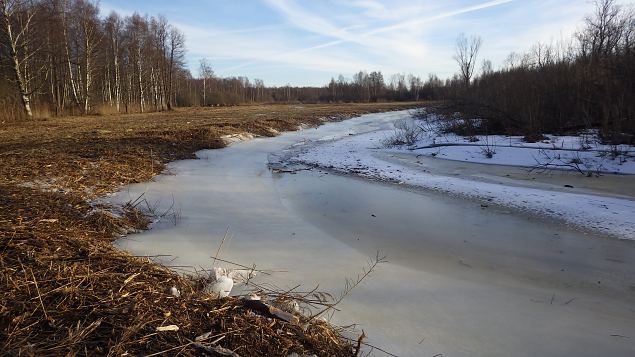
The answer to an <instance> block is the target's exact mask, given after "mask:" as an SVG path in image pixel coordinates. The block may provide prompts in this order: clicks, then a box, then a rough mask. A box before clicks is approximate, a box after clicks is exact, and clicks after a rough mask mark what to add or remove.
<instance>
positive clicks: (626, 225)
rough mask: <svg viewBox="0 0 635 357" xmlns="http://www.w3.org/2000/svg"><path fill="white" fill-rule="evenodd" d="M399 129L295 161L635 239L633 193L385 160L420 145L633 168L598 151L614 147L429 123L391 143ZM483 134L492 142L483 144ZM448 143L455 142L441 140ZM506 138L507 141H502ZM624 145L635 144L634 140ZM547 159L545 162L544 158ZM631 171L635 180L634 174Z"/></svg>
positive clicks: (477, 155) (472, 158)
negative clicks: (475, 132) (443, 171)
mask: <svg viewBox="0 0 635 357" xmlns="http://www.w3.org/2000/svg"><path fill="white" fill-rule="evenodd" d="M405 120H412V118H406V119H405ZM412 123H413V124H417V123H416V122H412ZM393 135H394V132H393V130H379V131H375V132H371V133H367V134H362V135H354V136H349V137H346V138H342V139H340V140H337V141H331V142H324V143H320V144H318V145H315V146H311V147H307V148H304V149H303V150H302V151H301V152H299V153H297V154H296V155H294V156H293V157H292V158H291V161H295V162H301V163H305V164H309V165H316V166H320V167H324V168H329V169H333V170H335V171H338V172H342V173H353V174H356V175H359V176H363V177H368V178H372V179H379V180H390V181H396V182H400V183H402V184H406V185H412V186H417V187H421V188H425V189H431V190H436V191H440V192H444V193H449V194H453V195H457V196H462V197H466V198H472V199H479V200H483V201H488V202H490V203H491V204H496V205H500V206H504V207H509V208H513V209H516V210H519V211H522V212H527V213H531V214H538V215H541V216H548V217H551V218H555V219H559V220H562V221H564V222H565V223H566V224H568V225H572V226H576V227H579V228H582V229H585V230H591V231H596V232H600V233H602V234H608V235H611V236H615V237H618V238H621V239H632V240H635V220H633V217H635V201H634V200H632V199H628V198H614V197H605V196H602V195H594V194H579V193H571V192H563V191H557V190H549V191H547V190H542V189H537V188H529V187H522V185H518V186H516V185H514V186H508V185H503V184H496V183H488V182H477V181H474V180H470V179H469V178H462V177H452V176H444V175H443V176H442V175H434V174H431V173H429V172H425V171H423V170H418V169H416V168H414V167H411V166H406V165H400V164H398V163H395V162H392V161H391V162H389V161H387V160H386V155H387V154H389V153H391V152H414V153H418V154H422V155H433V156H436V157H437V158H448V159H453V160H460V161H469V162H480V163H491V164H500V165H517V166H535V165H537V161H538V162H540V159H539V158H538V157H537V155H544V156H545V157H550V158H551V159H552V160H551V161H550V162H551V163H552V164H562V165H564V166H563V168H566V169H571V170H576V169H577V168H580V169H581V170H582V171H585V172H586V171H587V170H589V171H593V172H620V173H635V162H633V159H630V160H629V159H626V161H623V160H619V159H617V160H612V159H610V158H609V157H607V156H606V155H604V156H600V155H599V154H600V151H602V150H609V149H610V148H608V147H604V146H603V145H600V144H594V146H593V147H592V148H587V149H586V150H584V151H581V150H574V149H575V148H576V145H579V143H581V142H582V141H581V140H583V139H579V138H577V137H551V140H549V141H547V140H545V141H544V142H539V143H531V144H530V143H524V142H522V141H521V140H520V138H517V137H502V136H489V137H487V138H484V137H483V138H479V142H476V143H474V142H470V140H468V139H466V138H463V137H459V136H456V135H437V134H436V132H435V131H434V130H426V132H424V133H423V135H421V137H420V138H419V140H418V141H417V142H416V143H414V145H411V146H409V147H406V146H397V147H392V148H388V149H387V148H385V143H386V141H387V139H389V138H391V137H392V136H393ZM485 141H486V142H487V143H488V144H489V145H485V144H484V143H483V142H485ZM448 143H452V144H457V145H455V146H441V147H436V145H438V144H448ZM503 143H506V144H507V147H504V146H502V145H504V144H503ZM479 144H480V145H479ZM488 147H489V148H490V149H491V150H493V151H495V154H493V157H492V158H487V157H486V155H484V153H483V151H484V150H486V149H487V148H488ZM417 148H418V149H417ZM413 149H414V150H413ZM622 150H625V151H628V150H630V151H631V152H633V150H632V147H626V148H622ZM542 167H547V166H545V165H544V164H543V165H542ZM550 167H553V165H552V166H550ZM576 167H577V168H576ZM596 179H600V180H601V179H602V178H596ZM633 179H634V181H635V177H634V178H633Z"/></svg>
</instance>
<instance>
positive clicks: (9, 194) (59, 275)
mask: <svg viewBox="0 0 635 357" xmlns="http://www.w3.org/2000/svg"><path fill="white" fill-rule="evenodd" d="M414 105H415V104H414V103H383V104H341V105H340V104H338V105H267V106H244V107H243V106H241V107H232V108H187V109H179V110H176V111H174V112H166V113H152V114H139V115H126V116H99V117H97V116H96V117H74V118H71V117H69V118H55V119H49V120H45V121H30V122H21V123H2V124H1V125H0V142H1V143H2V144H0V201H1V202H0V203H1V204H0V235H1V237H2V239H1V241H0V244H1V246H0V251H2V255H1V256H0V269H1V281H2V285H3V289H2V297H1V299H0V301H1V303H0V304H1V305H0V321H1V324H0V325H2V326H3V330H2V332H1V335H0V345H1V346H2V350H3V351H5V352H10V353H14V354H30V355H52V354H53V355H59V354H67V353H78V354H90V353H97V354H108V353H114V354H125V353H129V354H145V355H150V354H152V353H160V352H165V351H173V352H181V353H182V354H186V355H188V354H196V353H197V351H198V353H200V346H199V345H198V344H197V343H195V342H194V341H195V340H194V339H195V338H196V337H197V336H200V335H202V334H204V333H207V332H212V333H211V334H210V336H215V337H209V339H210V340H212V339H213V340H217V343H218V344H219V345H222V346H223V347H226V348H229V349H232V350H234V351H236V352H237V353H238V354H241V353H242V354H243V355H250V356H251V355H253V356H258V355H263V356H269V355H286V354H288V353H290V352H298V353H307V354H311V353H317V354H319V355H321V356H322V355H333V356H335V355H347V354H348V355H350V354H352V353H353V348H352V346H351V344H349V343H346V342H343V341H341V340H339V337H338V334H337V331H335V330H334V329H333V328H332V327H331V326H329V325H327V324H324V323H321V322H320V323H317V324H315V325H314V328H310V329H307V330H303V329H301V328H298V326H294V325H292V324H288V323H284V322H277V323H275V324H272V323H271V321H270V320H269V319H267V318H266V317H263V316H261V315H258V314H251V313H248V312H247V311H246V309H245V308H244V306H242V305H241V303H240V301H239V300H236V299H223V300H215V299H210V298H209V296H205V295H203V294H201V293H200V292H198V290H197V289H195V287H194V285H193V283H192V282H191V281H189V280H188V279H186V278H184V277H182V276H180V275H178V274H176V273H174V272H173V271H171V270H168V269H165V268H163V267H161V266H160V265H158V264H156V263H154V262H153V261H152V260H150V259H148V258H144V257H134V256H132V255H130V254H127V253H125V252H122V251H121V250H119V249H117V248H115V247H114V246H113V245H112V242H113V240H114V239H115V238H117V237H119V236H120V235H121V234H122V233H125V232H128V231H131V230H133V229H144V228H145V227H147V225H148V223H149V221H148V218H147V217H146V216H145V215H143V214H141V213H140V212H139V211H138V210H136V209H134V207H128V209H123V210H120V211H119V214H118V215H115V214H112V213H109V211H108V210H105V209H104V208H106V207H96V206H94V205H93V204H91V202H92V201H93V200H94V199H95V198H97V197H101V196H103V195H105V194H108V193H110V192H113V191H114V190H116V189H117V188H118V187H121V186H122V185H126V184H130V183H134V182H144V181H147V180H150V179H152V177H154V176H155V175H157V174H159V173H161V172H162V171H163V170H164V168H165V165H166V164H167V163H168V162H171V161H175V160H179V159H186V158H194V152H195V151H197V150H201V149H206V148H220V147H224V146H225V145H226V144H227V142H228V139H226V138H227V137H228V136H231V135H240V134H252V135H257V136H275V135H276V134H277V133H279V132H281V131H285V130H296V129H298V128H299V127H300V126H303V125H304V126H315V125H319V124H321V123H324V122H327V121H333V120H343V119H346V118H350V117H353V116H357V115H361V114H364V113H370V112H379V111H389V110H396V109H404V108H411V107H413V106H414ZM172 286H177V287H178V288H179V289H180V291H181V296H180V297H179V298H176V297H174V296H172V295H171V294H169V293H168V289H169V288H170V287H172ZM171 325H175V326H178V327H179V329H178V331H170V330H168V331H158V330H157V328H158V327H165V326H171ZM274 325H275V326H274ZM221 339H222V341H221Z"/></svg>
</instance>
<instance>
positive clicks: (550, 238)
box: [109, 111, 635, 357]
mask: <svg viewBox="0 0 635 357" xmlns="http://www.w3.org/2000/svg"><path fill="white" fill-rule="evenodd" d="M409 115H411V112H410V111H396V112H391V113H378V114H369V115H364V116H360V117H357V118H353V119H350V120H346V121H343V122H338V123H327V124H325V125H322V126H320V127H319V128H316V129H311V130H302V131H296V132H287V133H284V134H282V135H279V136H277V137H274V138H256V139H254V140H248V141H243V142H240V143H236V144H235V145H231V146H230V147H227V148H224V149H221V150H201V151H199V152H197V156H198V158H199V159H198V160H181V161H178V162H174V163H171V164H170V165H169V166H168V172H169V173H168V174H164V175H160V176H159V177H156V178H155V179H154V180H152V181H151V182H144V183H139V184H133V185H129V186H127V187H125V188H124V189H122V190H120V192H118V194H117V195H114V196H111V197H109V199H110V200H113V201H114V202H126V201H128V200H131V199H135V198H136V197H138V196H139V195H141V194H143V195H144V196H143V197H144V198H146V199H147V200H148V201H150V202H160V203H161V204H160V205H159V210H163V209H168V208H169V207H170V206H174V207H178V210H179V212H180V219H179V220H178V222H176V224H175V223H174V222H173V221H172V220H170V219H166V220H162V221H160V222H158V223H156V224H155V225H154V226H153V229H151V230H148V231H145V232H143V233H141V234H138V235H134V236H130V237H129V238H128V239H122V240H120V241H118V242H117V244H118V245H119V246H121V247H124V248H125V250H126V251H129V252H132V253H133V254H137V255H158V254H164V255H167V256H162V258H161V259H163V261H164V262H165V264H168V265H171V266H178V267H180V268H181V269H185V268H186V267H190V269H192V268H193V269H201V267H202V268H203V269H206V268H209V267H210V266H211V265H212V262H211V261H210V259H209V256H210V255H213V252H215V251H216V250H217V249H218V246H219V244H220V242H222V241H223V237H224V235H225V232H226V231H229V232H230V234H229V235H230V236H231V237H232V238H231V239H228V240H225V243H224V244H223V248H222V258H223V259H225V260H228V261H235V262H241V263H242V264H245V265H247V266H252V265H255V266H256V267H257V268H258V269H261V270H263V271H266V272H270V273H271V275H265V274H260V275H258V276H256V277H255V278H254V279H252V283H255V284H259V285H266V286H276V287H278V288H279V289H282V290H288V291H291V290H294V289H295V290H294V291H310V290H312V289H314V288H316V286H317V285H318V284H319V286H318V289H319V290H320V291H323V292H326V293H330V294H331V295H334V296H336V297H337V296H339V295H340V294H341V293H342V291H343V289H344V287H345V286H346V284H345V281H346V279H347V278H348V279H349V281H350V279H354V278H355V277H356V276H357V274H359V273H360V272H361V270H362V268H363V267H365V266H366V264H367V260H368V258H369V257H375V255H376V254H377V251H380V252H381V253H382V255H385V256H386V257H387V260H388V262H386V263H383V264H381V265H380V266H379V267H378V268H377V269H376V271H373V273H372V274H371V276H370V277H369V278H368V279H366V280H364V282H363V283H362V284H360V285H359V286H357V287H356V288H355V289H354V290H353V291H352V292H351V293H350V295H348V296H347V297H346V299H344V301H342V303H341V304H340V305H338V309H339V310H340V311H337V312H336V313H335V314H334V315H333V316H332V317H331V316H329V317H330V319H331V320H330V321H333V322H334V323H335V324H337V325H345V324H349V323H351V322H355V323H356V324H357V325H356V331H357V332H358V334H357V336H359V334H361V330H364V331H365V333H366V335H367V340H366V342H367V343H369V344H372V345H374V346H379V347H381V348H382V349H384V350H386V351H389V352H390V353H393V354H395V355H398V356H434V355H438V354H443V355H451V356H470V357H472V356H483V357H485V356H488V357H489V356H510V355H514V356H527V357H529V356H536V355H540V356H562V355H576V356H589V357H591V356H597V355H601V354H610V355H617V356H622V355H631V354H633V353H634V352H635V350H634V349H633V348H634V346H633V344H632V343H631V341H632V338H633V336H635V322H634V320H633V318H634V316H635V315H633V311H632V301H633V298H634V297H635V290H633V289H632V285H633V281H632V277H633V276H635V267H634V266H633V265H632V264H627V263H626V262H629V261H632V260H633V259H634V257H635V244H633V243H635V242H633V241H628V240H618V239H607V238H606V237H604V236H601V235H593V234H585V233H583V232H580V231H579V230H577V229H574V228H571V227H567V226H565V225H563V224H562V223H560V222H556V221H552V220H548V219H544V218H540V217H530V216H528V215H526V214H518V213H517V212H514V211H513V210H509V209H504V208H498V207H496V206H495V205H493V204H490V206H489V207H487V208H483V207H481V204H480V203H479V202H477V201H475V200H466V199H462V198H459V197H455V196H452V195H447V194H444V193H441V192H434V191H429V190H420V189H412V188H410V187H407V186H405V185H399V184H397V183H395V182H373V181H371V180H367V179H364V178H359V177H354V176H351V175H334V174H333V172H332V170H330V169H319V168H317V169H315V168H312V169H308V170H307V167H306V166H300V165H285V164H286V162H287V161H286V157H288V155H291V154H293V153H294V152H296V150H297V149H301V148H303V147H305V146H306V145H307V144H309V146H312V145H313V144H317V143H327V144H328V143H330V142H331V141H333V140H338V139H342V138H353V137H355V136H359V135H364V134H365V133H370V132H375V131H377V130H392V128H393V127H394V126H393V124H394V122H395V121H397V120H400V119H403V118H407V117H408V116H409ZM437 161H442V162H446V163H457V161H449V160H437ZM491 167H495V166H493V165H489V166H487V168H491ZM487 172H489V171H483V172H481V174H484V173H487ZM503 176H504V175H503ZM574 184H575V185H577V183H574ZM576 187H577V186H576ZM615 194H619V193H618V192H615ZM210 252H212V253H210ZM254 252H257V253H256V254H254ZM220 265H221V266H225V263H224V262H223V263H222V264H220ZM240 287H241V286H238V287H235V291H236V293H239V292H240ZM301 306H303V305H302V304H301ZM580 326H583V328H580ZM352 335H353V336H355V334H354V333H353V334H352ZM349 336H350V335H349ZM619 336H626V337H619ZM370 350H371V348H367V349H366V350H364V351H363V353H362V355H366V352H370ZM371 355H372V356H383V355H384V354H382V353H381V352H379V351H377V350H375V351H374V352H373V353H371Z"/></svg>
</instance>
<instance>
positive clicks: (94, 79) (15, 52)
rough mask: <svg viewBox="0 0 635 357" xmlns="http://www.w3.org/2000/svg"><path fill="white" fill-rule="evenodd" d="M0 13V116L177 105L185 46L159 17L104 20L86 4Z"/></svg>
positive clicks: (70, 0)
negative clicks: (0, 112)
mask: <svg viewBox="0 0 635 357" xmlns="http://www.w3.org/2000/svg"><path fill="white" fill-rule="evenodd" d="M0 11H1V12H2V19H1V20H2V23H1V25H2V26H1V27H2V31H0V34H1V35H2V38H1V42H0V43H1V45H2V46H1V47H0V54H1V61H2V65H3V66H2V74H3V76H4V78H6V79H8V80H7V81H3V86H2V88H0V91H1V93H2V98H3V99H2V100H3V103H2V105H3V108H4V110H5V113H4V114H5V115H7V114H9V115H11V114H14V115H18V114H23V115H26V116H32V115H33V112H34V111H35V110H37V111H39V112H49V113H50V114H53V115H64V114H89V113H92V112H95V111H96V110H101V109H103V108H101V107H105V106H107V107H109V108H110V110H112V111H118V112H130V111H138V112H144V111H148V110H164V109H170V108H171V107H172V106H175V105H178V103H177V101H176V97H175V95H174V94H175V93H176V92H177V91H178V89H177V88H175V87H176V86H177V85H178V84H179V81H178V79H179V78H180V77H183V76H184V75H186V73H185V72H186V71H185V69H184V67H183V58H184V53H185V38H184V36H183V34H182V33H181V32H180V31H179V30H178V29H177V28H175V27H174V26H172V25H170V24H169V23H168V21H167V19H166V18H165V17H162V16H159V17H147V16H146V17H142V16H140V15H139V14H134V15H132V16H129V17H121V16H119V15H118V14H117V13H114V12H113V13H111V14H110V15H109V16H108V17H106V18H103V19H102V18H100V17H99V8H98V6H97V4H96V3H93V2H90V1H86V0H43V1H35V0H33V1H30V0H0ZM6 111H11V113H6ZM45 114H46V113H45Z"/></svg>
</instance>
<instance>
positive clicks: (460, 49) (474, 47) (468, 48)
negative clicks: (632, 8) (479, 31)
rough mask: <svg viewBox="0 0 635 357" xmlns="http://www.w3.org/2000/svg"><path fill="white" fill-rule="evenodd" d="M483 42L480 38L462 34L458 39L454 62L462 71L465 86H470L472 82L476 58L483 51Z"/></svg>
mask: <svg viewBox="0 0 635 357" xmlns="http://www.w3.org/2000/svg"><path fill="white" fill-rule="evenodd" d="M482 43H483V40H482V39H481V38H480V37H479V36H470V38H467V37H465V34H460V35H459V37H458V38H457V39H456V54H455V55H454V60H455V61H456V63H458V65H459V70H460V71H461V78H462V79H463V82H464V83H465V86H466V87H468V86H469V85H470V80H471V79H472V76H473V75H474V67H475V66H476V57H477V56H478V51H479V50H480V49H481V44H482Z"/></svg>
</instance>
